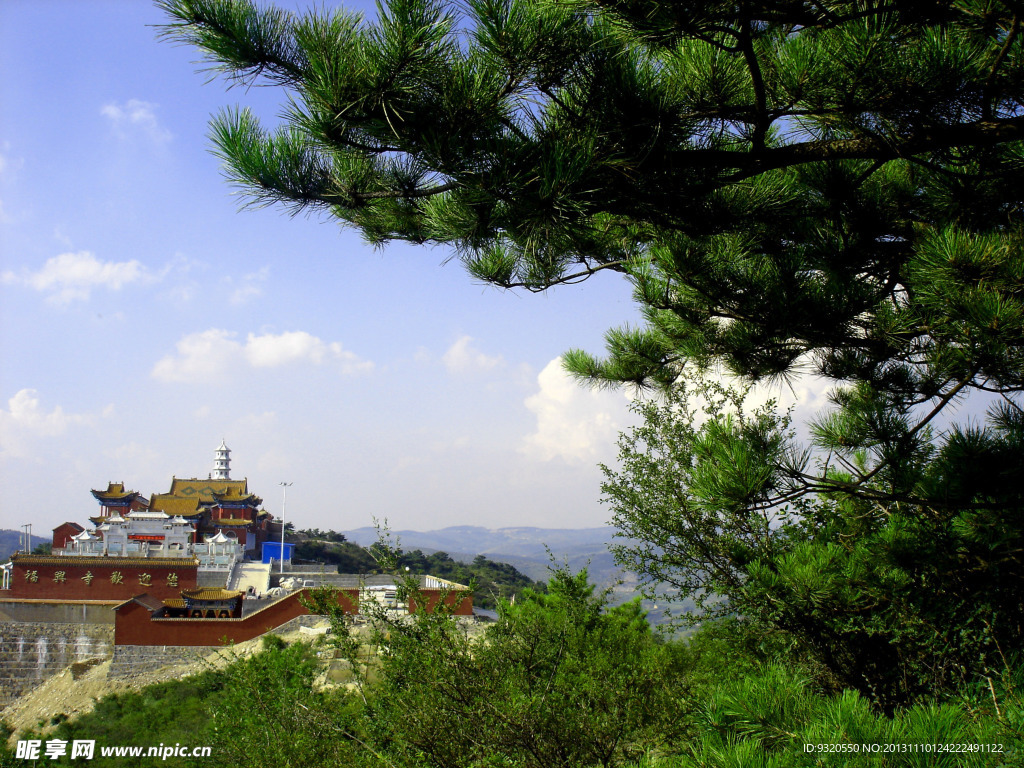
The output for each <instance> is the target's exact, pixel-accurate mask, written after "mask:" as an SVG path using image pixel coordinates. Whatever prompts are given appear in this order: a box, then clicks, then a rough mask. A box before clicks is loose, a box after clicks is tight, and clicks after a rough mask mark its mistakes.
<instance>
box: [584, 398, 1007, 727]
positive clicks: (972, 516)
mask: <svg viewBox="0 0 1024 768" xmlns="http://www.w3.org/2000/svg"><path fill="white" fill-rule="evenodd" d="M695 390H696V394H697V395H699V397H697V398H695V399H698V400H700V401H701V402H703V403H704V405H703V406H702V408H700V409H694V407H693V405H692V404H691V402H690V401H689V400H688V399H687V397H686V395H687V394H688V392H687V390H686V389H685V388H683V387H680V388H677V389H676V390H674V391H673V392H672V393H671V394H670V395H669V396H668V397H667V398H666V399H665V400H664V401H663V402H657V401H649V402H646V403H642V404H640V405H638V406H637V411H639V412H640V413H641V414H642V416H643V417H644V421H643V424H642V425H640V426H639V427H637V428H636V429H634V430H633V431H631V432H630V433H629V434H626V435H623V436H621V438H620V442H619V445H620V453H619V458H620V460H621V466H620V467H618V468H616V469H611V468H609V467H603V469H604V472H605V475H606V482H605V483H604V484H603V486H602V488H603V490H604V492H605V500H606V501H607V502H608V503H609V504H610V505H611V507H612V509H613V510H614V513H615V517H614V520H613V522H614V523H615V524H616V525H617V527H618V528H619V529H620V532H621V533H622V534H623V535H624V536H626V537H629V538H627V539H626V541H625V543H621V544H618V545H615V546H614V547H613V549H614V550H615V553H616V556H617V559H618V560H619V561H620V562H623V563H625V564H627V565H628V566H629V567H631V568H633V569H634V570H636V571H637V572H638V573H640V574H643V575H644V576H645V577H646V579H647V582H646V589H647V591H648V593H653V592H656V591H658V590H660V589H663V588H664V586H665V585H668V586H670V587H671V588H673V589H674V590H676V591H678V592H679V593H680V594H685V595H693V596H695V600H696V602H697V604H698V606H699V607H700V608H702V609H703V612H702V613H699V614H695V615H690V616H688V617H684V618H686V619H688V620H689V621H690V622H697V621H702V620H704V619H706V618H707V617H708V616H712V617H713V616H727V615H730V614H733V613H739V614H741V615H743V616H744V617H746V618H748V619H750V620H753V621H755V622H757V623H759V624H760V626H761V627H763V628H767V629H771V630H775V631H779V630H781V631H782V632H784V633H786V634H787V635H788V636H789V637H790V638H792V639H793V640H794V641H795V642H796V643H797V644H798V645H799V646H800V649H801V653H807V654H809V658H805V659H803V662H805V663H807V662H809V663H810V668H811V669H813V670H814V671H816V672H817V673H818V676H819V680H821V681H822V682H824V683H825V684H827V685H831V686H833V687H848V688H854V689H856V690H858V691H860V692H861V693H862V694H863V695H864V696H865V697H866V698H867V699H868V700H871V701H873V702H875V703H876V704H880V705H882V706H884V707H886V708H889V709H891V708H893V707H895V706H897V705H900V704H905V703H908V702H911V701H914V700H915V699H919V698H922V697H930V696H933V695H935V694H936V693H939V692H942V691H949V690H950V689H952V688H954V687H957V686H960V685H963V684H965V683H968V682H970V681H972V680H975V679H978V678H979V677H981V678H991V677H992V676H997V677H998V676H999V675H1001V674H1004V673H1005V672H1006V671H1007V669H1008V665H1009V664H1010V663H1011V662H1013V661H1016V658H1015V657H1016V656H1017V654H1019V652H1020V650H1021V644H1020V638H1021V636H1020V634H1019V631H1020V630H1019V622H1020V616H1021V608H1020V597H1019V596H1020V592H1019V589H1020V579H1019V576H1018V574H1017V572H1016V570H1015V569H1016V564H1015V562H1014V560H1013V559H1012V558H1003V559H1000V558H1001V556H1000V554H999V553H1000V552H1001V551H1005V550H1007V549H1010V548H1013V547H1016V546H1017V544H1014V543H1011V541H1009V540H1008V539H1007V538H1006V537H1011V538H1012V539H1015V540H1016V541H1017V542H1019V540H1020V539H1019V536H1020V529H1019V522H1018V523H1017V524H1016V525H1017V526H1018V527H1011V525H1012V524H1013V523H1014V521H1013V519H1012V518H1010V519H1009V520H1007V521H1006V523H1004V525H1003V526H1002V527H1000V528H995V527H992V526H991V525H990V524H988V523H987V520H988V517H987V514H986V512H985V511H982V512H968V511H961V512H960V513H959V514H957V515H943V514H940V513H938V512H936V511H934V510H928V511H927V514H926V515H922V514H919V513H918V512H917V511H916V510H914V509H913V508H911V509H909V510H906V509H901V508H900V507H899V506H896V505H893V506H892V507H880V506H879V505H877V504H872V503H869V502H868V501H866V500H864V499H859V498H857V497H851V496H848V495H845V494H840V493H826V494H822V495H821V496H819V497H818V498H816V499H814V500H810V499H801V500H799V501H798V502H797V503H796V504H794V505H792V506H791V507H789V508H784V509H782V510H780V509H778V508H777V507H776V505H775V504H774V503H773V502H772V501H771V500H770V499H769V498H766V496H767V494H766V493H765V491H764V488H763V485H762V476H763V474H764V473H765V472H767V471H770V469H766V468H770V467H771V466H772V465H781V464H786V463H787V462H791V461H792V457H791V456H787V454H791V453H792V451H793V446H792V445H791V443H790V442H789V439H788V437H787V434H788V429H787V425H788V422H787V420H786V419H785V418H784V417H780V416H778V415H777V414H776V413H775V412H774V410H773V409H772V408H771V406H770V405H769V406H767V407H764V408H762V409H760V410H757V411H755V412H753V413H750V414H748V413H744V411H743V399H744V394H743V393H742V392H737V391H735V390H730V389H727V388H724V387H723V386H721V385H719V384H714V383H705V384H704V385H703V386H702V387H696V388H695ZM754 448H756V449H757V453H755V452H754ZM723 465H729V466H731V467H732V468H733V471H732V472H730V473H729V474H723V473H722V472H720V471H719V468H720V467H721V466H723ZM805 668H806V666H805Z"/></svg>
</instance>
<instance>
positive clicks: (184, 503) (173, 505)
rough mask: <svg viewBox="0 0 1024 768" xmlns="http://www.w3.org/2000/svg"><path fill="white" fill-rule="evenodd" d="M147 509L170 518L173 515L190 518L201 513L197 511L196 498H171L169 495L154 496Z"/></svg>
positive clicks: (197, 502)
mask: <svg viewBox="0 0 1024 768" xmlns="http://www.w3.org/2000/svg"><path fill="white" fill-rule="evenodd" d="M149 508H150V509H151V510H153V511H156V512H163V513H164V514H165V515H169V516H170V517H174V516H175V515H181V516H182V517H192V516H194V515H198V514H199V513H200V512H201V511H202V510H200V509H199V499H198V498H191V499H189V498H181V497H178V496H172V495H170V494H169V493H160V494H156V495H154V496H153V498H151V499H150V501H149Z"/></svg>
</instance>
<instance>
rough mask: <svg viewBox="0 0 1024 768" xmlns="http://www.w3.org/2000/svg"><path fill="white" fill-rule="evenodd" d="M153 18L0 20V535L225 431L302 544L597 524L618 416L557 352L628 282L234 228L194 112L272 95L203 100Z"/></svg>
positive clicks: (610, 395) (202, 459) (274, 98)
mask: <svg viewBox="0 0 1024 768" xmlns="http://www.w3.org/2000/svg"><path fill="white" fill-rule="evenodd" d="M282 5H284V6H286V7H290V8H293V9H300V8H303V7H306V4H305V3H298V2H285V3H282ZM350 7H357V8H358V7H359V4H350ZM163 21H164V19H163V18H162V16H161V15H160V14H159V13H158V12H157V10H156V9H155V8H154V7H153V6H152V5H150V4H149V3H148V2H144V1H143V0H105V1H101V0H4V2H3V3H2V4H0V73H2V76H0V103H2V104H3V109H2V112H0V256H2V263H0V291H2V301H0V361H2V367H0V505H2V506H0V527H7V528H13V527H17V526H20V525H22V524H24V523H27V522H31V523H33V524H34V525H35V526H36V528H35V530H36V532H37V533H39V532H45V531H46V530H47V529H49V528H52V527H54V526H56V525H58V524H59V523H61V522H63V521H65V520H79V521H81V520H84V518H85V517H86V516H87V515H89V514H94V511H95V509H96V504H95V502H94V500H93V499H92V497H91V496H90V494H89V489H90V488H102V487H106V483H107V482H108V481H123V482H124V483H125V484H126V485H127V486H128V487H129V488H132V489H135V490H138V491H141V492H143V493H154V492H163V491H166V490H167V489H168V488H169V486H170V481H171V477H172V475H176V476H178V477H192V476H205V475H206V474H207V473H208V472H209V471H210V469H211V468H212V463H213V451H214V448H216V446H217V445H218V444H219V443H220V441H221V439H222V438H223V439H225V440H226V441H227V444H228V445H229V446H230V448H231V449H232V450H233V455H232V459H233V463H232V475H233V476H234V477H247V478H248V480H249V487H250V489H251V490H253V491H255V492H256V493H258V494H260V495H261V496H263V498H264V501H265V507H266V508H267V509H268V510H270V511H271V512H273V513H275V514H277V513H278V512H279V510H280V502H281V489H280V488H279V487H278V483H279V482H281V481H289V482H292V483H293V486H292V487H291V489H290V491H289V495H288V518H289V519H293V520H294V521H295V522H296V523H297V524H298V526H299V527H319V528H335V529H345V528H352V527H358V526H363V525H368V524H370V523H371V521H372V520H373V519H374V518H376V519H387V520H388V521H389V522H390V523H391V525H392V526H393V527H397V528H413V529H418V530H427V529H432V528H439V527H444V526H448V525H462V524H474V525H483V526H487V527H504V526H520V525H534V526H542V527H587V526H595V525H603V524H604V523H605V522H606V520H607V518H608V516H609V513H608V512H607V510H606V509H605V508H603V507H602V506H601V505H600V504H599V502H598V500H599V496H600V491H599V484H600V480H601V475H600V472H599V470H598V469H597V466H596V465H597V463H598V462H601V461H604V462H608V463H611V462H613V460H614V457H615V437H616V434H617V432H618V431H619V430H620V429H622V428H624V427H626V426H627V425H628V424H629V423H630V422H631V419H630V414H629V412H628V408H627V406H628V401H627V398H626V397H625V395H623V394H622V393H619V392H607V391H606V392H591V391H589V390H587V389H583V388H580V387H578V386H576V385H575V384H573V383H572V382H570V381H569V380H568V379H567V378H566V377H565V376H564V375H563V374H562V373H561V370H560V366H559V363H558V357H559V355H560V354H561V353H563V352H564V351H565V350H567V349H569V348H572V347H582V348H584V349H588V350H591V351H600V350H601V348H602V336H603V334H604V331H605V330H606V329H608V328H610V327H613V326H619V325H622V324H624V323H628V322H635V321H636V320H637V313H636V311H635V308H634V306H633V303H632V300H631V298H630V289H629V286H628V285H627V284H626V283H625V281H623V280H622V279H621V278H619V277H617V276H615V275H599V276H597V277H595V278H594V279H592V280H590V281H588V282H586V283H584V284H583V285H581V286H575V287H564V288H560V289H558V290H554V291H550V292H548V293H546V294H543V295H531V294H519V293H512V292H502V291H498V290H496V289H493V288H489V287H485V286H481V285H479V284H476V283H474V282H473V281H472V280H471V279H470V278H469V277H468V276H467V275H466V274H465V272H464V271H463V270H462V268H461V267H460V266H459V265H458V264H457V263H451V264H448V265H446V266H442V264H443V262H445V261H446V260H447V259H448V258H449V256H450V255H451V254H450V252H449V251H447V250H445V249H439V248H434V249H427V248H415V247H411V246H405V245H401V244H396V245H392V246H391V247H388V248H386V249H384V250H381V251H376V250H374V249H372V248H370V247H369V246H367V245H365V244H364V243H363V242H362V241H361V239H360V237H359V235H358V233H356V232H353V231H351V230H342V229H341V228H340V227H339V226H338V225H337V224H336V223H334V222H332V221H329V220H326V219H324V220H320V219H316V218H301V217H300V218H289V217H288V216H287V215H285V214H284V213H283V212H281V211H278V210H274V209H264V210H261V211H255V212H253V211H247V212H242V213H239V212H238V202H239V201H238V198H236V197H233V196H232V190H231V188H230V187H229V186H228V185H227V184H226V183H225V182H224V180H223V178H222V176H221V173H220V169H219V167H218V161H217V160H216V158H215V157H214V156H212V155H211V154H210V153H209V152H208V146H209V142H208V140H207V138H206V133H207V123H208V120H209V117H210V116H211V115H212V114H214V113H215V112H217V111H218V110H220V109H221V108H222V107H224V106H227V105H234V104H241V105H247V106H250V107H252V108H254V109H255V110H256V111H257V112H258V113H259V114H260V115H262V116H263V117H264V118H265V119H268V120H269V121H270V123H273V122H274V120H275V115H276V114H277V113H278V111H279V108H280V104H281V93H280V92H279V91H277V90H276V89H268V88H254V89H249V90H242V89H235V90H231V91H226V89H225V87H224V85H223V83H221V82H214V83H210V84H204V83H205V81H206V80H207V76H206V75H204V74H200V73H197V71H196V69H197V67H196V65H195V64H194V61H195V60H196V59H197V56H198V54H197V52H196V51H194V50H192V49H188V48H183V47H175V46H172V45H170V44H167V43H162V42H158V41H157V39H156V30H155V29H154V28H153V26H152V25H155V24H160V23H162V22H163ZM790 394H795V395H797V396H798V399H800V400H801V401H804V402H805V403H806V404H808V405H812V404H814V403H818V404H820V402H821V401H820V393H816V392H813V391H810V390H805V389H799V390H798V391H797V392H796V393H790Z"/></svg>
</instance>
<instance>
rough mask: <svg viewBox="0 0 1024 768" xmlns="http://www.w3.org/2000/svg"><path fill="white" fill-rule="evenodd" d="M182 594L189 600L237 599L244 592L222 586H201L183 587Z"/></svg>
mask: <svg viewBox="0 0 1024 768" xmlns="http://www.w3.org/2000/svg"><path fill="white" fill-rule="evenodd" d="M181 596H182V597H183V598H188V599H189V600H235V599H237V598H240V597H241V596H242V593H241V592H237V591H235V590H231V589H223V588H221V587H200V588H199V589H183V590H181Z"/></svg>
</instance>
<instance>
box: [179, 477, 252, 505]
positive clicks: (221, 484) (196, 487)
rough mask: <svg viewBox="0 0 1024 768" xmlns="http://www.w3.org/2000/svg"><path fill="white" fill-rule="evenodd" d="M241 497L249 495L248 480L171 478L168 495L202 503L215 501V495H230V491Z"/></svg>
mask: <svg viewBox="0 0 1024 768" xmlns="http://www.w3.org/2000/svg"><path fill="white" fill-rule="evenodd" d="M232 489H233V490H234V491H235V493H237V494H241V495H246V496H247V495H248V494H249V481H248V480H203V479H200V478H196V477H193V478H191V479H184V478H178V477H174V478H171V490H170V492H169V494H168V495H170V496H180V497H183V498H186V499H201V500H202V501H214V496H215V494H218V493H221V494H223V493H228V492H229V491H230V490H232Z"/></svg>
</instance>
